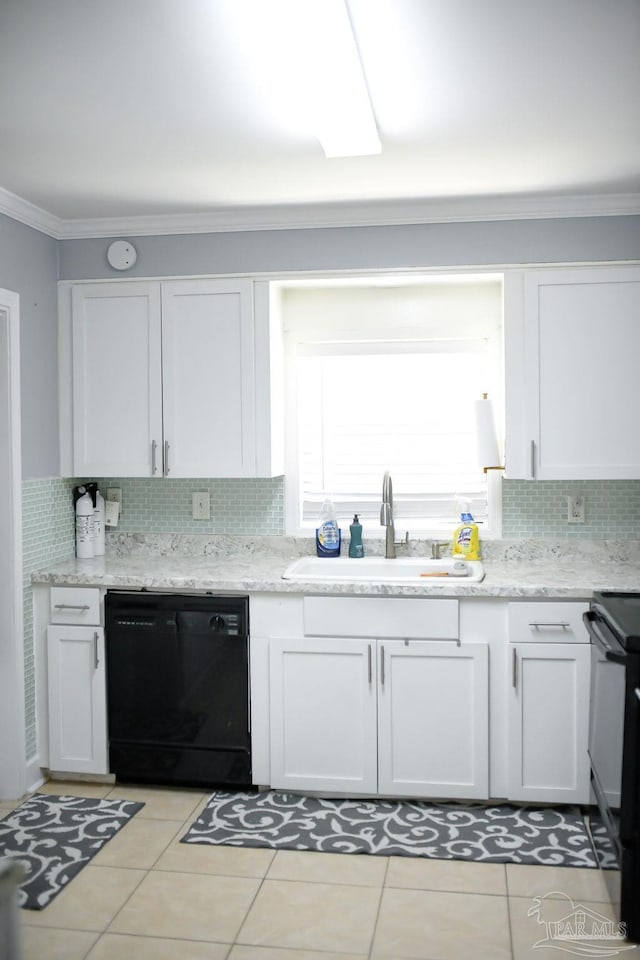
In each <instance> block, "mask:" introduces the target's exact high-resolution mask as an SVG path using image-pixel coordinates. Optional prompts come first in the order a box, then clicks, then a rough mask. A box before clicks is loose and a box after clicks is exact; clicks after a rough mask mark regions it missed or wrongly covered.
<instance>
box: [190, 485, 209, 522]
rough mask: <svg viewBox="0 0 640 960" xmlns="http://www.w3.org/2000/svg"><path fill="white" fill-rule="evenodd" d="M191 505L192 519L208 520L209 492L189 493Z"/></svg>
mask: <svg viewBox="0 0 640 960" xmlns="http://www.w3.org/2000/svg"><path fill="white" fill-rule="evenodd" d="M191 500H192V505H193V514H192V515H193V519H194V520H209V518H210V517H211V507H210V503H209V494H208V492H207V491H203V492H202V493H193V494H192V495H191Z"/></svg>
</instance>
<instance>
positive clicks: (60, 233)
mask: <svg viewBox="0 0 640 960" xmlns="http://www.w3.org/2000/svg"><path fill="white" fill-rule="evenodd" d="M0 213H4V214H6V215H7V216H9V217H12V218H13V219H14V220H18V221H20V222H21V223H24V224H26V225H27V226H30V227H34V228H35V229H36V230H40V231H41V232H42V233H46V234H48V235H49V236H51V237H54V238H55V239H57V240H78V239H88V238H98V237H123V236H125V237H131V236H159V235H163V234H164V235H171V234H190V233H231V232H242V231H257V230H302V229H312V228H319V227H329V228H330V227H362V226H397V225H402V224H422V223H456V222H457V223H460V222H465V221H466V222H472V221H489V220H532V219H541V220H542V219H544V220H546V219H561V218H570V217H613V216H633V215H638V214H640V194H638V193H625V194H581V195H577V194H576V195H565V196H560V195H550V194H538V195H510V196H487V197H444V198H436V199H431V200H425V199H413V200H412V199H403V200H380V201H368V202H362V201H355V202H349V201H345V202H341V203H336V202H333V203H316V204H295V205H272V206H266V205H265V206H254V207H220V208H219V209H218V210H215V211H211V212H208V213H193V214H157V215H156V214H153V215H146V216H132V217H102V218H89V219H70V220H63V219H61V218H60V217H56V216H54V215H53V214H51V213H49V212H48V211H46V210H42V209H41V208H40V207H36V206H35V205H34V204H32V203H29V202H28V201H27V200H23V199H22V198H21V197H17V196H16V195H15V194H12V193H10V192H9V191H7V190H3V189H2V188H1V187H0Z"/></svg>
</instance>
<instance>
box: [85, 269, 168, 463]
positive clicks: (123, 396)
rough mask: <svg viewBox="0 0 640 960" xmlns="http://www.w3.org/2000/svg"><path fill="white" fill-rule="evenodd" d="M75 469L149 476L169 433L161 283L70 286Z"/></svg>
mask: <svg viewBox="0 0 640 960" xmlns="http://www.w3.org/2000/svg"><path fill="white" fill-rule="evenodd" d="M71 307H72V324H71V338H72V340H71V342H72V345H73V346H72V391H73V393H72V396H73V399H72V404H73V430H72V437H73V440H72V449H73V466H72V469H71V470H70V471H69V472H70V473H71V474H74V475H76V476H98V477H100V476H114V477H120V476H124V477H148V476H150V475H151V459H152V455H151V451H152V444H153V443H154V442H155V443H156V444H158V443H160V441H161V439H162V379H161V377H162V372H161V359H160V357H161V354H160V350H161V325H160V287H159V284H157V283H119V284H114V283H95V284H87V285H82V286H77V287H74V288H73V290H72V291H71Z"/></svg>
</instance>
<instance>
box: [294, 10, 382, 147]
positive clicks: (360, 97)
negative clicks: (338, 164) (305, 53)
mask: <svg viewBox="0 0 640 960" xmlns="http://www.w3.org/2000/svg"><path fill="white" fill-rule="evenodd" d="M313 8H314V10H313V13H314V16H313V20H314V24H313V29H312V32H310V33H308V34H307V38H306V40H307V44H308V46H309V47H310V50H309V61H308V62H309V74H308V79H307V83H308V87H309V94H310V103H311V105H312V110H313V114H314V117H313V122H314V127H315V131H316V136H317V137H318V140H319V141H320V144H321V146H322V149H323V150H324V152H325V155H326V156H327V157H363V156H371V155H374V154H378V153H381V152H382V145H381V143H380V137H379V136H378V129H377V127H376V121H375V117H374V113H373V107H372V105H371V101H370V99H369V91H368V89H367V82H366V79H365V75H364V71H363V68H362V61H361V60H360V53H359V51H358V45H357V43H356V38H355V35H354V32H353V25H352V22H351V18H350V16H349V10H348V8H347V2H346V0H314V3H313Z"/></svg>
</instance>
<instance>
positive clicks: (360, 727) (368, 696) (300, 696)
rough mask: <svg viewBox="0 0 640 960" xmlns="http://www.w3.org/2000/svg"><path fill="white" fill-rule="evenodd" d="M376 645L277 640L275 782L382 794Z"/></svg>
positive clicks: (273, 647) (273, 671) (273, 644)
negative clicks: (380, 791) (380, 790)
mask: <svg viewBox="0 0 640 960" xmlns="http://www.w3.org/2000/svg"><path fill="white" fill-rule="evenodd" d="M374 651H375V643H372V642H370V641H366V640H357V639H348V640H343V639H340V638H332V639H331V640H326V641H316V642H315V643H313V642H310V641H309V640H308V639H305V638H300V639H297V638H292V639H287V640H284V639H280V638H272V639H271V641H270V645H269V674H270V688H271V698H270V699H271V709H270V713H271V785H272V786H274V787H279V788H282V789H285V788H286V789H293V790H303V789H304V790H329V791H340V792H356V793H376V789H377V788H376V783H377V742H376V741H377V738H376V688H375V652H374Z"/></svg>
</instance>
